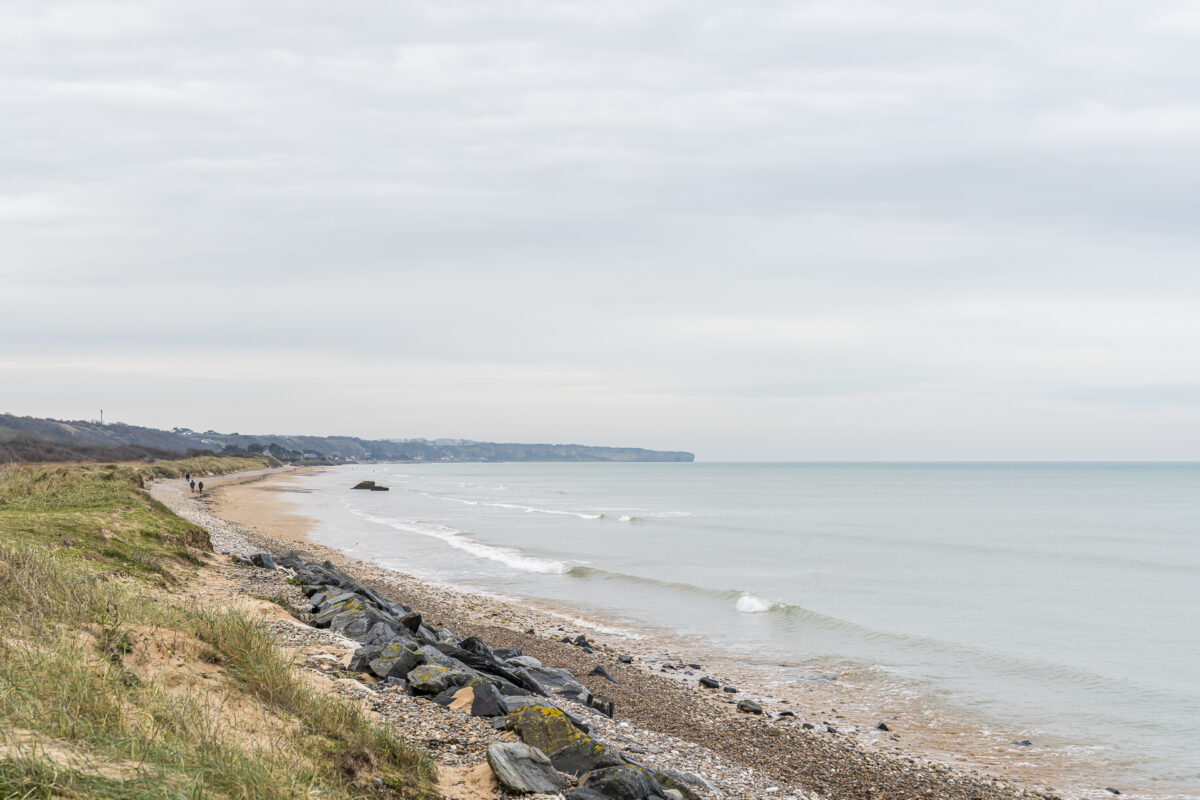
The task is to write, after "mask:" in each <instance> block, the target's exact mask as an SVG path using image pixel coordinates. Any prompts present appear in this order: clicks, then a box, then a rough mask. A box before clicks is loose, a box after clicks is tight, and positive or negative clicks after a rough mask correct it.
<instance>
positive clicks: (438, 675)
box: [405, 664, 477, 694]
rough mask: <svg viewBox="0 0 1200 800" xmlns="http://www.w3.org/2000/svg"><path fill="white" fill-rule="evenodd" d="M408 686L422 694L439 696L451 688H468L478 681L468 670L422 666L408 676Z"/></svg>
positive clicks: (434, 665)
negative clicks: (470, 684)
mask: <svg viewBox="0 0 1200 800" xmlns="http://www.w3.org/2000/svg"><path fill="white" fill-rule="evenodd" d="M405 680H407V681H408V686H409V688H410V689H412V690H413V691H414V692H419V693H421V694H439V693H441V692H444V691H446V689H448V688H450V687H451V686H466V685H467V684H469V683H471V682H472V681H475V680H477V678H476V675H475V673H473V672H469V671H468V670H466V669H452V668H450V667H443V666H441V665H439V664H422V665H421V666H419V667H416V668H414V669H413V670H412V671H410V672H409V673H408V674H407V675H406V676H405Z"/></svg>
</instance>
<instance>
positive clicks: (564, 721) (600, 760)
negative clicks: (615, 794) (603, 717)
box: [505, 706, 621, 775]
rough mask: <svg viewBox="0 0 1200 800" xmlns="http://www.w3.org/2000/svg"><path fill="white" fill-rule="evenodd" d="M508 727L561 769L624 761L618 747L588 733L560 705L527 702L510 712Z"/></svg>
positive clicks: (576, 772)
mask: <svg viewBox="0 0 1200 800" xmlns="http://www.w3.org/2000/svg"><path fill="white" fill-rule="evenodd" d="M505 727H507V728H509V729H510V730H513V731H516V733H517V735H518V736H520V737H521V741H523V742H525V744H527V745H530V746H532V747H536V748H537V749H539V750H541V751H542V752H543V753H546V754H548V755H549V756H550V763H552V764H553V765H554V768H555V769H557V770H559V771H560V772H567V773H570V774H572V775H581V774H583V773H584V772H588V771H589V770H593V769H597V768H599V767H606V766H615V765H617V764H620V763H621V758H620V755H619V754H618V753H617V751H616V750H614V749H613V748H610V747H607V746H605V745H603V744H601V743H600V742H597V741H596V740H595V739H593V738H592V737H590V736H588V735H587V734H586V733H584V732H583V731H581V730H580V729H579V728H578V727H576V725H575V724H574V723H573V722H571V720H569V719H568V718H567V715H566V714H565V713H563V712H562V711H561V710H560V709H557V708H546V707H543V706H526V707H525V708H522V709H519V710H517V711H514V712H513V713H511V714H509V715H508V719H507V720H506V722H505Z"/></svg>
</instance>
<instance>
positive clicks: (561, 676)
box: [513, 667, 591, 705]
mask: <svg viewBox="0 0 1200 800" xmlns="http://www.w3.org/2000/svg"><path fill="white" fill-rule="evenodd" d="M513 674H514V675H516V676H517V677H518V678H520V680H519V681H518V682H517V683H519V685H522V686H531V687H536V688H535V689H534V690H535V691H537V692H538V693H539V694H545V695H550V696H553V695H558V696H561V697H565V698H567V699H568V700H574V701H575V702H576V703H583V704H584V705H586V704H587V699H588V697H589V696H590V694H591V693H590V692H589V691H588V690H587V687H585V686H584V685H583V684H582V683H580V682H579V681H577V680H575V676H574V675H572V674H571V673H570V672H568V671H567V670H565V669H561V668H559V667H519V668H517V669H514V670H513Z"/></svg>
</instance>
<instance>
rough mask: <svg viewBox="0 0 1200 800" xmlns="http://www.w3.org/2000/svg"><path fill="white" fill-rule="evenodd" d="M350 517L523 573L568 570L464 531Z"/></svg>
mask: <svg viewBox="0 0 1200 800" xmlns="http://www.w3.org/2000/svg"><path fill="white" fill-rule="evenodd" d="M350 513H352V514H354V515H355V516H357V517H361V518H362V519H365V520H367V521H368V522H374V523H375V524H377V525H385V526H387V527H389V528H392V529H394V530H398V531H404V532H406V533H415V534H418V535H420V536H429V537H432V538H434V539H440V540H441V541H443V542H445V543H446V544H448V545H450V546H451V547H453V548H454V549H456V550H462V551H463V552H464V553H470V554H471V555H473V556H477V557H479V558H486V559H488V560H489V561H497V562H499V563H501V564H504V565H505V566H508V567H512V568H513V569H516V570H520V571H522V572H537V573H541V574H544V575H561V574H563V573H565V572H567V570H568V567H567V565H566V564H564V563H563V562H561V561H555V560H554V559H551V558H536V557H534V556H528V555H525V554H524V553H522V552H521V551H520V550H517V549H516V548H512V547H497V546H495V545H490V544H484V543H483V542H481V541H479V540H478V539H474V538H472V537H471V536H470V535H469V534H467V533H465V532H464V531H460V530H455V529H454V528H448V527H446V526H444V525H434V524H431V523H427V522H420V521H419V520H413V521H409V520H399V519H393V518H391V517H378V516H375V515H373V514H364V513H363V512H361V511H357V510H355V509H350Z"/></svg>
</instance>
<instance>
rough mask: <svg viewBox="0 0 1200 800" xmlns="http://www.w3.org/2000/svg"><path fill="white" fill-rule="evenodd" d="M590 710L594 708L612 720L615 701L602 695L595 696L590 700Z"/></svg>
mask: <svg viewBox="0 0 1200 800" xmlns="http://www.w3.org/2000/svg"><path fill="white" fill-rule="evenodd" d="M587 704H588V708H594V709H596V710H597V711H599V712H600V713H601V714H603V715H604V716H606V717H608V718H609V719H612V715H613V701H612V699H611V698H608V697H605V696H604V695H602V694H594V695H592V696H591V697H589V698H588V703H587Z"/></svg>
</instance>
